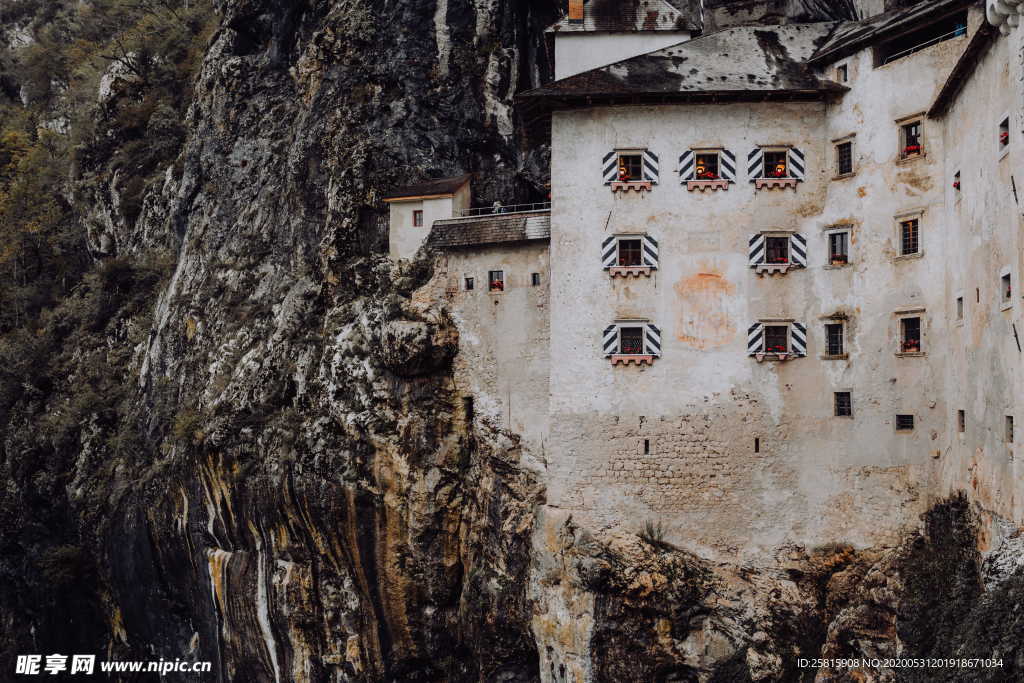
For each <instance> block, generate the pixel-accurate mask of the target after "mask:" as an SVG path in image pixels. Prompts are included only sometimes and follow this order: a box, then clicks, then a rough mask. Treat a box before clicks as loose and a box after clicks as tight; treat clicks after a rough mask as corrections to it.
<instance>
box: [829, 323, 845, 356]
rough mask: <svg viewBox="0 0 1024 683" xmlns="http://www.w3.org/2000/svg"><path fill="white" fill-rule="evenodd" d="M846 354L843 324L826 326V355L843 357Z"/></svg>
mask: <svg viewBox="0 0 1024 683" xmlns="http://www.w3.org/2000/svg"><path fill="white" fill-rule="evenodd" d="M844 353H846V350H845V347H844V345H843V324H842V323H828V324H826V325H825V354H826V355H828V356H841V355H843V354H844Z"/></svg>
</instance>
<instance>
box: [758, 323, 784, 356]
mask: <svg viewBox="0 0 1024 683" xmlns="http://www.w3.org/2000/svg"><path fill="white" fill-rule="evenodd" d="M764 350H765V351H766V352H767V353H788V352H789V326H787V325H765V326H764Z"/></svg>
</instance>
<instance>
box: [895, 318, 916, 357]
mask: <svg viewBox="0 0 1024 683" xmlns="http://www.w3.org/2000/svg"><path fill="white" fill-rule="evenodd" d="M900 351H902V352H903V353H920V351H921V319H920V318H918V317H916V316H913V317H908V318H901V319H900Z"/></svg>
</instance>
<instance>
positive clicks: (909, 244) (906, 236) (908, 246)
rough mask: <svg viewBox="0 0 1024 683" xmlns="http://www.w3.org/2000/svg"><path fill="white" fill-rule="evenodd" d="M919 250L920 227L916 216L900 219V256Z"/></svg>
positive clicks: (915, 252) (916, 252) (918, 251)
mask: <svg viewBox="0 0 1024 683" xmlns="http://www.w3.org/2000/svg"><path fill="white" fill-rule="evenodd" d="M920 252H921V228H920V223H919V221H918V219H917V218H910V219H908V220H905V221H900V256H910V255H912V254H918V253H920Z"/></svg>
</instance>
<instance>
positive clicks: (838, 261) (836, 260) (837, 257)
mask: <svg viewBox="0 0 1024 683" xmlns="http://www.w3.org/2000/svg"><path fill="white" fill-rule="evenodd" d="M830 260H831V261H832V265H833V266H838V265H843V264H845V263H846V256H845V255H844V254H832V256H831V257H830Z"/></svg>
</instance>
